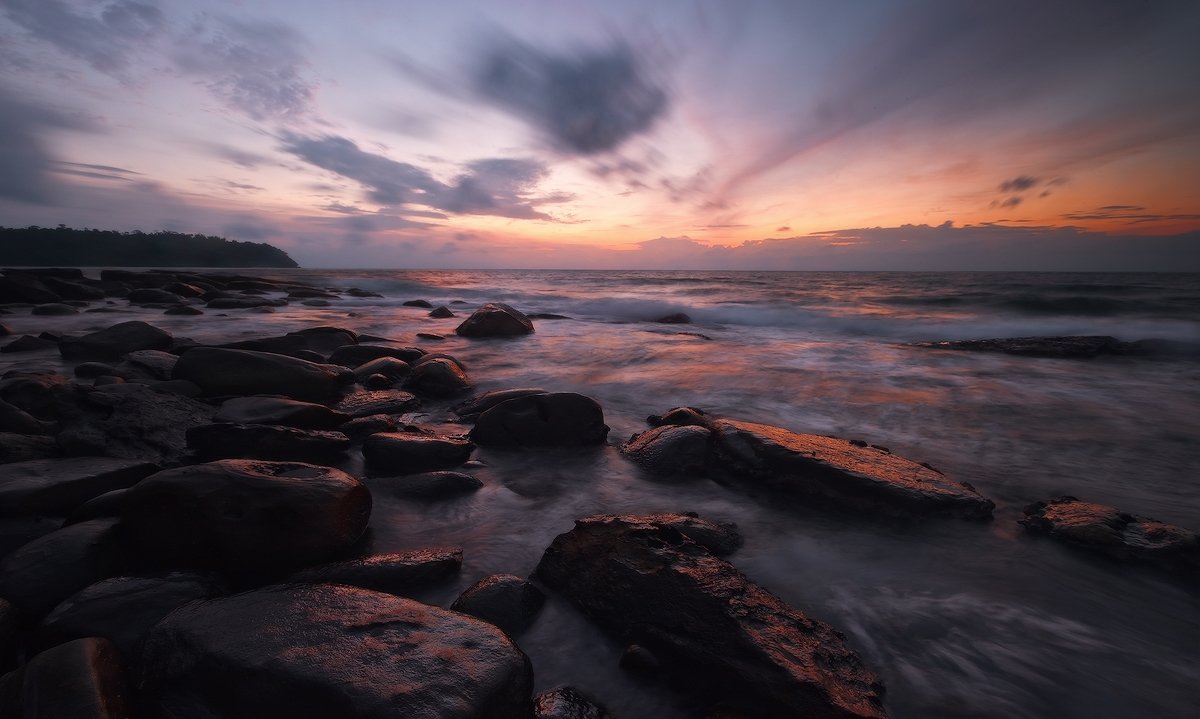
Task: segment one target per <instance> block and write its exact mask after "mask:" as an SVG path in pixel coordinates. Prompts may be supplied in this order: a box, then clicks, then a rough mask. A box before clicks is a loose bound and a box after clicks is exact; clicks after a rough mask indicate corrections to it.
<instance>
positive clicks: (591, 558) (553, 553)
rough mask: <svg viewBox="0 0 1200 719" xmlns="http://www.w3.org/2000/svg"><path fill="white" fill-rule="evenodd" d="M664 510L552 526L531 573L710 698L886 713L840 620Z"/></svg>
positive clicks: (751, 709)
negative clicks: (774, 589) (722, 553)
mask: <svg viewBox="0 0 1200 719" xmlns="http://www.w3.org/2000/svg"><path fill="white" fill-rule="evenodd" d="M669 516H670V515H667V516H664V515H656V516H651V517H637V516H611V515H601V516H596V517H589V518H587V519H581V520H579V521H577V522H576V523H575V528H574V529H573V530H571V531H570V532H567V533H565V534H561V535H559V536H558V537H556V538H555V540H554V542H553V543H552V544H551V545H550V547H549V548H548V549H547V550H546V553H545V554H544V555H543V557H542V560H541V562H540V563H539V564H538V567H537V571H536V576H537V577H538V578H540V579H542V580H543V581H544V582H545V583H546V584H547V585H549V586H550V587H551V588H553V589H556V590H558V591H560V592H562V593H563V594H564V595H566V596H567V598H569V599H570V600H571V601H572V602H573V603H575V604H576V605H577V606H578V607H579V608H580V609H581V610H583V612H584V613H585V614H587V615H588V616H589V617H590V618H592V619H593V620H594V621H596V622H597V623H598V624H600V625H601V626H603V627H604V628H606V629H607V630H608V631H610V632H611V633H613V634H615V635H616V637H617V638H618V640H619V641H622V642H625V643H630V644H638V645H640V646H642V647H644V648H646V649H648V650H649V651H650V652H652V653H653V654H654V656H656V657H658V658H659V659H660V660H661V661H662V665H663V669H664V671H669V672H671V673H672V674H673V675H674V676H673V678H674V679H675V680H676V681H677V682H679V683H681V684H682V685H684V686H686V687H687V688H688V689H689V690H691V691H695V692H697V693H698V694H699V695H700V696H702V697H706V698H708V699H709V700H711V701H713V702H714V703H717V702H721V703H724V704H725V705H727V706H729V707H731V708H733V709H735V710H737V711H739V712H742V713H745V714H747V715H749V716H770V717H784V716H797V717H799V716H803V717H812V718H814V719H834V718H836V719H849V718H851V717H853V718H856V719H865V718H867V717H872V718H878V717H883V716H885V713H884V710H883V704H882V687H881V685H880V684H879V680H878V678H877V677H876V676H875V675H874V674H873V673H871V672H870V671H868V670H867V669H866V668H865V667H864V666H863V664H862V662H861V661H860V660H859V658H858V656H857V655H856V654H855V653H854V652H853V651H851V650H850V649H849V648H848V647H847V646H846V645H845V641H844V638H843V636H842V635H841V634H840V633H839V632H837V631H835V630H834V629H833V628H831V627H829V626H828V625H826V624H824V623H822V622H818V621H816V620H813V619H811V618H809V617H808V616H806V615H805V614H803V613H802V612H800V611H798V610H796V609H794V608H792V607H790V606H788V605H787V604H784V603H783V602H782V601H780V600H779V599H778V598H776V597H775V596H773V595H772V594H770V593H768V592H767V591H765V590H764V589H762V588H761V587H759V586H758V585H756V584H754V583H753V582H751V581H750V580H749V579H747V578H746V577H745V575H743V574H742V573H741V572H739V571H738V570H737V569H736V568H735V567H734V566H733V565H731V564H729V563H728V562H726V561H724V560H722V559H719V558H718V557H716V556H715V555H713V554H712V553H711V552H709V551H708V550H707V549H705V548H704V547H703V546H701V545H700V544H698V543H696V542H694V541H692V540H691V539H689V538H688V537H687V536H686V535H684V534H682V533H681V532H680V531H678V530H677V529H675V528H674V527H672V526H671V522H670V521H669V519H668V517H669ZM687 519H693V521H694V518H687ZM664 520H665V521H664Z"/></svg>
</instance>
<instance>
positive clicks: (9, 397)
mask: <svg viewBox="0 0 1200 719" xmlns="http://www.w3.org/2000/svg"><path fill="white" fill-rule="evenodd" d="M67 381H68V380H67V378H66V377H64V376H62V375H60V374H55V373H53V372H6V373H5V375H4V379H2V380H0V399H3V400H4V401H5V402H8V403H9V404H11V405H12V406H14V407H17V408H18V409H22V410H24V411H26V412H28V413H29V414H31V415H33V416H34V417H37V418H38V419H41V420H53V419H56V408H55V405H56V403H57V401H58V397H59V396H60V395H61V394H62V393H63V391H64V389H65V388H66V385H67Z"/></svg>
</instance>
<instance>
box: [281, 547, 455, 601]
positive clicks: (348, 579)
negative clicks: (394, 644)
mask: <svg viewBox="0 0 1200 719" xmlns="http://www.w3.org/2000/svg"><path fill="white" fill-rule="evenodd" d="M462 562H463V552H462V550H461V549H459V548H457V547H437V548H433V549H416V550H411V551H407V552H393V553H391V554H375V555H372V556H369V557H360V558H358V559H347V560H345V561H342V562H331V563H329V564H322V565H319V566H316V567H310V568H308V569H305V570H303V571H300V572H298V573H296V574H293V575H292V576H290V577H288V579H287V581H289V582H303V583H307V584H321V583H326V584H348V585H350V586H352V587H361V588H363V589H371V590H374V591H376V592H387V593H388V594H395V595H396V596H400V597H412V596H414V595H416V594H419V593H421V592H423V591H425V590H427V589H429V588H430V587H434V586H437V585H440V584H444V583H446V582H448V581H450V580H452V579H454V578H455V577H457V576H458V573H459V571H460V570H461V569H462Z"/></svg>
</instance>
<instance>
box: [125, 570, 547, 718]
mask: <svg viewBox="0 0 1200 719" xmlns="http://www.w3.org/2000/svg"><path fill="white" fill-rule="evenodd" d="M143 664H144V667H145V668H144V670H143V672H142V674H141V680H140V682H139V690H140V691H139V695H140V696H141V698H142V699H143V700H144V707H145V714H144V716H146V717H147V718H148V719H156V718H166V717H185V716H187V717H199V716H214V717H215V716H222V717H234V716H241V717H251V716H252V717H259V718H261V719H293V718H294V717H339V718H341V719H374V718H376V717H378V718H379V719H382V718H383V717H388V718H389V719H390V718H391V717H408V718H409V719H527V718H528V716H529V713H530V710H531V707H530V703H531V702H530V692H531V688H532V672H531V669H530V664H529V660H528V659H527V658H526V656H525V655H524V654H523V653H522V652H521V650H520V649H518V648H517V647H516V645H514V644H513V643H512V641H511V640H510V639H509V638H508V637H507V636H505V635H504V633H503V632H501V631H500V630H499V629H496V628H495V627H493V626H492V625H490V624H487V623H486V622H480V621H479V620H477V619H473V618H471V617H468V616H465V615H462V614H458V613H456V612H450V611H447V610H444V609H439V608H437V607H431V606H428V605H425V604H421V603H419V602H416V601H414V600H411V599H405V598H402V597H396V596H392V595H390V594H383V593H380V592H372V591H369V590H365V589H358V588H355V587H345V586H336V585H330V584H299V585H288V586H281V587H269V588H266V589H261V590H258V591H253V592H246V593H243V594H238V595H234V596H231V597H225V598H221V599H214V600H210V601H207V602H200V603H197V604H193V605H190V606H187V607H184V608H182V609H179V610H177V611H175V612H174V613H172V614H171V615H169V616H168V617H167V618H166V619H164V620H163V621H162V622H160V623H159V624H158V626H157V627H155V629H154V630H153V631H152V632H151V634H150V637H149V639H148V641H147V644H146V651H145V655H144V663H143Z"/></svg>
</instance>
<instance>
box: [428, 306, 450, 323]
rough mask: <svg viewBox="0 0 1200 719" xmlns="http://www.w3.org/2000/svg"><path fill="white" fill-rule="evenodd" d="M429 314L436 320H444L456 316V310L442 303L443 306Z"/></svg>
mask: <svg viewBox="0 0 1200 719" xmlns="http://www.w3.org/2000/svg"><path fill="white" fill-rule="evenodd" d="M429 316H430V317H432V318H434V319H436V320H444V319H447V318H449V317H454V316H455V315H454V312H453V311H451V310H450V308H449V307H447V306H445V305H442V306H441V307H437V308H434V309H433V310H432V311H431V312H430V313H429Z"/></svg>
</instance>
